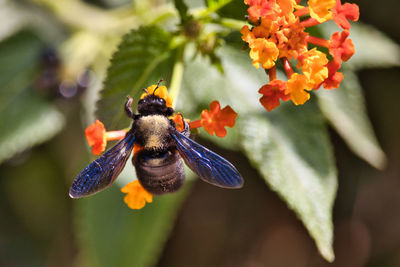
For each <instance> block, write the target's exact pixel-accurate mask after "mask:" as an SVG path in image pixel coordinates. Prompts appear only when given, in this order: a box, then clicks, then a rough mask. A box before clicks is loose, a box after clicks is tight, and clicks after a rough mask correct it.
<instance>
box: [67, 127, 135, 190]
mask: <svg viewBox="0 0 400 267" xmlns="http://www.w3.org/2000/svg"><path fill="white" fill-rule="evenodd" d="M134 141H135V135H134V134H133V133H132V132H131V131H129V132H128V133H127V134H126V136H125V137H124V139H122V140H121V141H119V142H118V144H116V145H115V146H114V147H112V148H111V149H110V150H108V151H107V152H106V153H104V154H103V155H102V156H101V157H100V158H98V159H96V160H95V161H93V162H92V163H90V165H89V166H87V167H86V168H85V169H84V170H83V171H82V172H81V173H80V174H79V175H78V176H77V177H76V178H75V180H74V182H73V183H72V186H71V188H70V190H69V196H70V197H72V198H80V197H86V196H89V195H93V194H95V193H97V192H99V191H101V190H103V189H105V188H107V187H109V186H110V185H111V184H112V183H113V182H114V180H115V179H116V178H117V177H118V175H119V174H120V173H121V171H122V169H123V168H124V167H125V163H126V161H127V160H128V158H129V156H130V154H131V152H132V148H133V146H134V144H135V142H134Z"/></svg>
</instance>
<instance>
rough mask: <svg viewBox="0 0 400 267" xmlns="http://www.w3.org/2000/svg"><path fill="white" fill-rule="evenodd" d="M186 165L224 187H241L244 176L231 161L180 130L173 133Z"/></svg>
mask: <svg viewBox="0 0 400 267" xmlns="http://www.w3.org/2000/svg"><path fill="white" fill-rule="evenodd" d="M171 135H172V138H173V139H174V140H175V144H176V148H177V149H178V152H179V154H180V155H181V157H182V158H183V160H184V161H185V163H186V165H188V166H189V168H190V169H191V170H192V171H194V172H195V173H196V174H197V175H199V176H200V178H201V179H202V180H204V181H206V182H208V183H210V184H213V185H216V186H219V187H224V188H240V187H242V186H243V178H242V176H241V175H240V174H239V172H238V170H237V169H236V168H235V166H233V165H232V164H231V163H230V162H229V161H227V160H226V159H224V158H223V157H221V156H220V155H218V154H216V153H214V152H212V151H211V150H209V149H207V148H205V147H204V146H202V145H200V144H198V143H196V142H195V141H193V140H192V139H190V138H188V137H186V136H184V135H183V134H181V133H180V132H178V131H175V132H173V133H171Z"/></svg>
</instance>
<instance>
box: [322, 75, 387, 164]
mask: <svg viewBox="0 0 400 267" xmlns="http://www.w3.org/2000/svg"><path fill="white" fill-rule="evenodd" d="M316 95H317V96H318V100H319V101H318V103H319V106H320V107H321V110H322V112H323V113H324V115H325V117H326V118H328V120H329V121H330V123H331V124H332V126H333V127H334V128H335V129H336V131H337V132H338V133H339V134H340V135H341V136H342V137H343V139H344V140H345V141H346V143H347V145H348V146H349V147H350V148H351V149H352V150H353V151H354V153H356V154H357V155H358V156H359V157H361V158H362V159H364V160H366V161H367V162H368V163H369V164H371V165H372V166H374V167H376V168H379V169H382V168H383V167H384V166H385V163H386V157H385V154H384V153H383V151H382V149H381V148H380V146H379V144H378V141H377V140H376V137H375V134H374V131H373V129H372V125H371V123H370V121H369V119H368V116H367V111H366V108H365V101H364V96H363V93H362V88H361V85H360V83H359V81H358V78H357V76H356V75H355V74H354V72H353V71H349V70H344V79H343V81H342V83H341V85H340V88H339V89H337V90H319V91H318V92H317V94H316Z"/></svg>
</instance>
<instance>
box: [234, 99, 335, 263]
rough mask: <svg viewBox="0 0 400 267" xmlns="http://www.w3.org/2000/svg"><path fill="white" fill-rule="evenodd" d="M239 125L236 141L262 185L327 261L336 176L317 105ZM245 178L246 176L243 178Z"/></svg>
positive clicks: (330, 255)
mask: <svg viewBox="0 0 400 267" xmlns="http://www.w3.org/2000/svg"><path fill="white" fill-rule="evenodd" d="M238 124H239V125H240V128H241V133H242V139H241V145H242V147H243V149H244V151H245V154H246V155H247V157H248V158H249V159H250V161H251V162H252V164H253V165H254V166H255V167H256V168H257V169H258V170H259V172H260V173H261V175H262V176H263V177H264V179H265V181H266V182H267V184H268V185H269V186H270V187H271V188H272V189H273V190H274V191H276V192H277V193H278V194H279V195H280V196H281V197H282V199H283V200H284V201H285V202H286V203H287V204H288V205H289V207H290V208H291V209H293V210H294V211H295V212H296V214H297V215H298V216H299V218H300V219H301V221H302V222H303V223H304V225H305V226H306V228H307V229H308V231H309V233H310V235H311V236H312V237H313V238H314V240H315V242H316V244H317V247H318V249H319V251H320V253H321V255H322V256H323V257H324V258H325V259H326V260H328V261H330V262H332V261H333V259H334V253H333V249H332V242H333V224H332V215H331V213H332V207H333V203H334V199H335V194H336V188H337V178H336V169H335V162H334V157H333V153H332V147H331V144H330V140H329V136H328V134H327V130H326V126H325V121H324V119H323V117H322V116H321V114H320V111H319V110H318V108H317V106H316V105H315V104H313V103H312V102H310V101H309V103H307V104H305V105H303V106H301V108H299V107H294V106H292V105H291V104H289V105H287V104H285V105H283V106H280V107H279V109H277V110H276V111H274V112H271V113H269V114H268V116H260V115H259V116H246V118H242V119H241V120H240V121H239V122H238ZM244 178H245V179H246V177H244Z"/></svg>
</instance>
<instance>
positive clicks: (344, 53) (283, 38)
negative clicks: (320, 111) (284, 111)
mask: <svg viewBox="0 0 400 267" xmlns="http://www.w3.org/2000/svg"><path fill="white" fill-rule="evenodd" d="M244 3H245V4H247V5H249V8H248V10H247V11H248V14H249V22H250V24H251V25H252V26H251V28H250V27H249V26H248V25H245V26H243V28H242V30H241V31H240V32H241V34H242V40H243V41H244V42H246V43H247V44H248V46H249V48H250V53H249V56H250V58H251V59H252V60H253V65H254V66H255V67H257V68H258V67H260V66H261V67H262V68H264V69H265V70H266V72H267V73H268V75H269V83H267V84H265V85H263V86H262V87H261V88H260V89H259V93H261V94H262V97H261V98H260V102H261V104H262V105H263V106H264V107H265V108H266V109H267V110H268V111H271V110H272V109H274V108H276V107H277V106H279V103H280V100H283V101H287V100H289V99H290V100H292V102H293V103H294V104H296V105H301V104H304V103H305V102H306V101H307V100H308V99H309V98H310V94H309V91H311V90H317V89H318V88H319V87H320V86H322V85H323V86H324V87H325V88H326V89H333V88H338V87H339V85H340V82H341V81H342V80H343V74H342V73H341V72H338V71H339V69H340V67H341V64H342V61H347V60H349V59H350V58H351V56H352V55H353V54H354V52H355V50H354V45H353V42H352V41H351V39H348V36H349V34H350V32H349V29H350V23H349V20H351V21H357V20H358V17H359V11H358V6H357V5H355V4H348V3H346V4H343V5H342V3H341V1H340V0H309V1H308V2H307V4H308V6H301V5H299V3H300V1H299V0H244ZM330 20H334V21H335V23H336V24H337V25H338V26H339V27H341V28H343V29H344V30H343V31H342V32H336V33H334V34H333V35H332V37H331V39H330V40H325V39H322V38H319V37H315V36H312V35H310V34H309V33H308V32H307V31H306V29H307V28H308V27H311V26H315V25H318V24H321V23H324V22H326V21H330ZM310 45H313V47H314V48H312V49H309V46H310ZM315 46H316V47H315ZM320 47H322V48H325V49H327V50H328V51H329V54H330V55H331V56H332V57H331V59H330V60H328V56H327V55H326V54H325V53H324V52H322V51H321V50H319V48H320ZM325 51H326V50H325ZM278 60H280V61H282V64H283V67H284V70H285V72H286V76H287V77H288V78H287V81H283V80H276V62H277V61H278ZM293 61H297V64H296V66H297V72H296V73H294V72H295V71H294V70H293V68H292V64H294V63H295V62H293Z"/></svg>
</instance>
